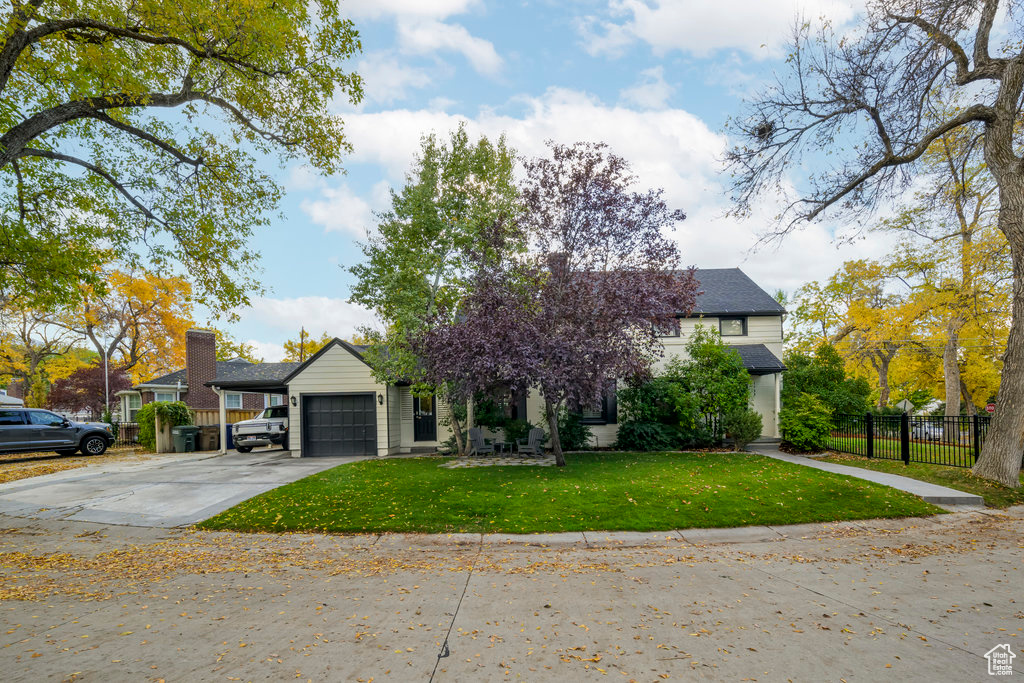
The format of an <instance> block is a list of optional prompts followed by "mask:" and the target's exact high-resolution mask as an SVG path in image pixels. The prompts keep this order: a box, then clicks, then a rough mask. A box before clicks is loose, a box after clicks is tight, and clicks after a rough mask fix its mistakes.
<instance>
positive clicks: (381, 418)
mask: <svg viewBox="0 0 1024 683" xmlns="http://www.w3.org/2000/svg"><path fill="white" fill-rule="evenodd" d="M385 391H387V387H385V386H384V385H383V384H380V383H378V382H377V381H376V380H375V379H374V378H373V375H372V374H371V373H370V368H369V367H368V366H367V365H366V363H364V362H363V361H362V360H360V359H359V358H357V357H356V356H354V355H352V354H351V353H349V351H348V349H346V348H344V347H343V346H338V345H335V346H332V347H331V348H329V349H327V351H326V352H325V353H324V354H323V355H322V356H320V357H319V358H317V359H316V360H315V361H314V362H313V363H311V364H310V365H308V366H307V367H306V368H305V369H304V370H303V371H302V372H301V373H299V374H298V375H296V376H295V377H293V378H292V380H291V381H290V382H289V383H288V395H289V396H295V397H297V398H298V405H297V406H292V405H291V403H290V402H289V404H288V428H289V432H290V434H291V437H290V438H289V443H288V445H289V446H291V450H292V455H293V456H297V455H302V394H336V393H353V394H355V393H368V392H373V393H375V394H383V393H384V392H385ZM374 406H375V407H376V412H377V455H387V454H388V448H389V444H388V413H387V410H386V409H385V406H381V405H380V404H378V403H377V402H376V400H375V401H374Z"/></svg>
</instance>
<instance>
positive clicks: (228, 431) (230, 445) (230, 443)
mask: <svg viewBox="0 0 1024 683" xmlns="http://www.w3.org/2000/svg"><path fill="white" fill-rule="evenodd" d="M232 427H234V425H233V424H228V425H227V429H226V430H225V433H226V434H227V435H228V443H227V446H225V448H226V449H228V450H229V451H230V450H231V449H232V448H234V447H235V440H234V439H233V438H231V428H232Z"/></svg>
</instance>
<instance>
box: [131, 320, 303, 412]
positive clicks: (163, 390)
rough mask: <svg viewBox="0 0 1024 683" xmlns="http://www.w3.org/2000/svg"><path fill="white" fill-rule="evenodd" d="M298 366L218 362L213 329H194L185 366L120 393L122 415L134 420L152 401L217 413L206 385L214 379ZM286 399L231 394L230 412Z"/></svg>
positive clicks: (238, 360) (228, 399) (214, 396)
mask: <svg viewBox="0 0 1024 683" xmlns="http://www.w3.org/2000/svg"><path fill="white" fill-rule="evenodd" d="M298 365H299V364H298V363H250V362H249V361H247V360H245V359H243V358H234V359H232V360H217V341H216V336H215V335H214V333H213V332H211V331H210V330H201V329H192V330H189V331H188V332H186V333H185V367H184V368H182V369H181V370H175V371H174V372H171V373H168V374H166V375H163V376H161V377H155V378H153V379H150V380H147V381H145V382H142V383H140V384H137V385H135V386H133V387H132V388H131V389H130V390H128V391H119V392H118V393H117V396H118V398H119V399H120V401H121V415H122V416H123V419H124V420H125V421H127V422H134V421H135V414H136V413H137V412H138V411H139V408H141V407H142V406H144V405H145V404H147V403H152V402H153V401H184V402H185V405H187V406H188V407H189V408H193V409H195V410H217V409H218V406H219V402H218V400H217V394H216V393H214V391H213V389H211V388H210V387H209V386H207V383H209V382H213V381H215V380H225V379H244V378H246V377H251V376H258V375H260V374H261V373H264V372H268V371H269V372H279V371H287V370H290V369H291V368H293V367H298ZM282 401H283V397H281V396H277V395H270V394H262V393H249V392H240V391H228V392H226V393H225V402H226V403H227V408H228V409H229V410H238V409H241V410H262V409H263V408H265V407H267V406H269V405H277V404H278V403H280V402H282Z"/></svg>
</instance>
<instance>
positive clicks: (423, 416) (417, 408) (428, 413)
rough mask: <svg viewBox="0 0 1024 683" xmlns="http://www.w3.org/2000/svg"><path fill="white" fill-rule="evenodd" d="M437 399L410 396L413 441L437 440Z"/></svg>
mask: <svg viewBox="0 0 1024 683" xmlns="http://www.w3.org/2000/svg"><path fill="white" fill-rule="evenodd" d="M436 408H437V399H436V398H435V397H433V396H431V397H430V398H420V397H419V396H413V397H412V438H413V440H414V441H437V415H436V414H435V413H436V412H437V411H436Z"/></svg>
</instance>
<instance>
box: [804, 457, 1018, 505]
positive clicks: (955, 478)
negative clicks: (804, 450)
mask: <svg viewBox="0 0 1024 683" xmlns="http://www.w3.org/2000/svg"><path fill="white" fill-rule="evenodd" d="M818 459H819V460H823V461H825V462H834V463H837V464H839V465H852V466H854V467H863V468H864V469H868V470H877V471H879V472H891V473H892V474H902V475H903V476H905V477H910V478H912V479H920V480H921V481H927V482H931V483H933V484H938V485H940V486H948V487H949V488H951V489H956V490H958V491H963V492H965V493H973V494H976V495H979V496H981V497H982V498H984V499H985V504H986V505H988V506H989V507H995V508H1005V507H1010V506H1011V505H1024V473H1022V474H1021V478H1020V481H1021V486H1022V488H1017V489H1011V488H1008V487H1006V486H1003V485H1002V484H997V483H996V482H994V481H989V480H988V479H982V478H981V477H976V476H974V475H973V474H971V471H970V470H969V469H967V468H966V467H944V466H942V465H927V464H923V463H915V462H912V463H910V464H909V465H904V464H903V462H902V461H899V460H878V459H876V458H871V459H868V458H864V457H861V456H859V455H848V454H846V453H842V454H836V455H832V456H829V457H826V458H818Z"/></svg>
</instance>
